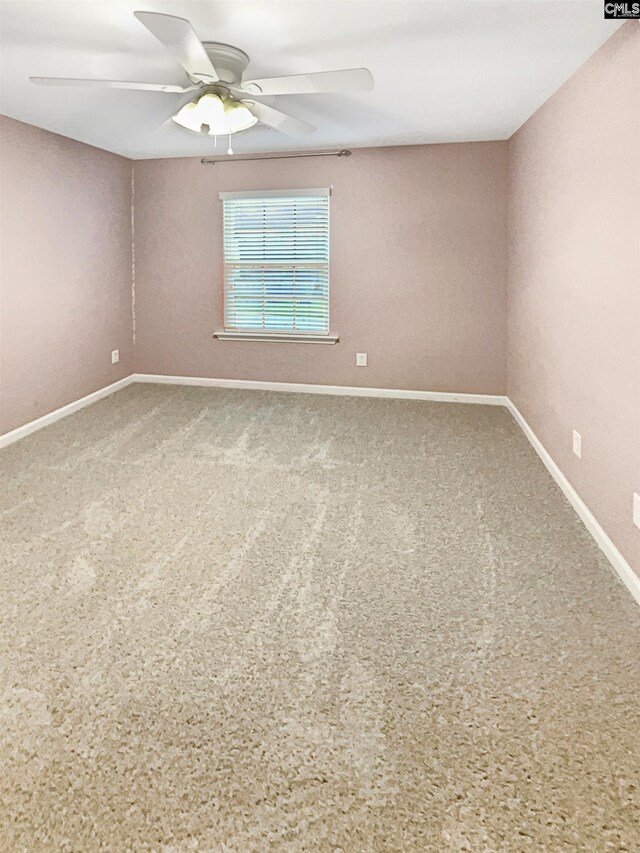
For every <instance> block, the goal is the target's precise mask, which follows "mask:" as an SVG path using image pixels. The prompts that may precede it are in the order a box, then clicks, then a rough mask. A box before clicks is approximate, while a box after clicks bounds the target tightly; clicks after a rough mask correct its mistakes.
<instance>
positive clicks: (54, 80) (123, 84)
mask: <svg viewBox="0 0 640 853" xmlns="http://www.w3.org/2000/svg"><path fill="white" fill-rule="evenodd" d="M29 80H31V82H32V83H36V84H37V85H38V86H85V87H87V88H93V89H137V90H138V91H142V92H178V93H183V92H193V91H195V90H196V89H199V88H200V86H199V85H198V86H174V85H172V84H170V83H131V82H129V81H128V80H83V79H82V78H76V77H29Z"/></svg>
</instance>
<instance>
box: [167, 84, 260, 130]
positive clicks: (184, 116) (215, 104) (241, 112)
mask: <svg viewBox="0 0 640 853" xmlns="http://www.w3.org/2000/svg"><path fill="white" fill-rule="evenodd" d="M173 121H175V122H176V124H178V125H180V127H184V128H186V130H190V131H192V132H193V133H201V132H202V127H203V125H206V126H207V127H208V128H209V136H222V135H224V134H227V135H228V134H231V133H238V132H239V131H241V130H247V129H248V128H250V127H253V125H254V124H256V123H257V121H258V119H257V118H256V116H254V115H253V113H252V112H251V110H250V109H249V108H248V107H247V106H246V105H245V104H243V103H240V102H239V101H233V100H231V98H224V97H221V96H220V95H217V94H216V93H214V92H209V93H207V94H205V95H202V97H201V98H199V99H198V100H196V101H191V102H190V103H188V104H185V105H184V107H182V109H180V110H179V111H178V112H177V113H176V115H174V116H173Z"/></svg>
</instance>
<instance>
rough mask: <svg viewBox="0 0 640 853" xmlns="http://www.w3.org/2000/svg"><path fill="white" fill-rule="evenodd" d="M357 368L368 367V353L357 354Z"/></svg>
mask: <svg viewBox="0 0 640 853" xmlns="http://www.w3.org/2000/svg"><path fill="white" fill-rule="evenodd" d="M356 366H357V367H366V366H367V354H366V352H357V353H356Z"/></svg>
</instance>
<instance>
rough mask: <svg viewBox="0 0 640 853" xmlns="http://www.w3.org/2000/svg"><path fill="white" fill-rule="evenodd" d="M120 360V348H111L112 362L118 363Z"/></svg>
mask: <svg viewBox="0 0 640 853" xmlns="http://www.w3.org/2000/svg"><path fill="white" fill-rule="evenodd" d="M119 361H120V350H119V349H114V350H111V364H117V363H118V362H119Z"/></svg>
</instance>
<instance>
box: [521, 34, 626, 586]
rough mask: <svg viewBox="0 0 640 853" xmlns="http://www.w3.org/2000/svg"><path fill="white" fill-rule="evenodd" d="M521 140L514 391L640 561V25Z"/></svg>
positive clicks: (603, 53) (557, 98)
mask: <svg viewBox="0 0 640 853" xmlns="http://www.w3.org/2000/svg"><path fill="white" fill-rule="evenodd" d="M509 151H510V191H509V257H510V260H509V288H508V293H509V296H508V307H509V318H508V381H507V392H508V394H509V396H510V397H511V399H512V400H513V402H514V403H515V404H516V405H517V406H518V408H519V409H520V411H521V412H522V414H523V415H524V417H525V418H526V420H527V421H528V422H529V424H530V425H531V427H532V429H533V430H534V431H535V432H536V434H537V435H538V437H539V438H540V440H541V441H542V443H543V444H544V445H545V447H546V448H547V450H548V451H549V453H550V454H551V456H552V457H553V458H554V460H555V461H556V463H557V464H558V465H559V466H560V468H561V469H562V471H563V472H564V473H565V475H566V476H567V478H568V479H569V481H570V482H571V483H572V485H573V486H574V488H575V489H576V490H577V491H578V493H579V494H580V496H581V497H582V499H583V500H584V501H585V503H586V504H587V506H588V507H589V508H590V509H591V511H592V512H593V513H594V515H595V516H596V518H597V519H598V521H599V522H600V523H601V524H602V526H603V527H604V528H605V530H606V531H607V533H608V534H609V536H610V537H611V538H612V539H613V541H614V543H615V544H616V545H617V547H618V548H619V549H620V551H621V552H622V554H623V555H624V556H625V558H626V559H627V561H628V562H629V563H630V564H631V566H632V567H633V568H634V569H635V570H636V572H638V573H639V574H640V530H638V529H637V528H636V527H635V526H634V525H633V523H632V493H633V492H634V491H636V492H640V24H636V23H627V24H625V26H623V27H622V28H621V29H620V30H619V31H618V32H617V33H616V34H615V35H614V36H613V37H612V38H611V39H610V40H609V41H608V42H607V43H606V44H605V45H604V46H603V47H602V48H601V49H600V50H599V51H598V52H597V53H596V54H595V55H594V56H593V57H592V58H591V59H590V60H589V61H588V62H587V63H586V64H585V65H584V66H583V67H582V68H581V69H580V70H579V71H578V72H577V73H576V74H575V75H574V76H573V77H572V78H571V79H570V80H569V81H568V82H567V83H566V84H565V85H564V86H562V88H561V89H560V90H559V91H558V92H557V93H556V94H555V95H554V96H553V97H552V98H551V99H550V100H549V101H547V103H546V104H545V105H544V106H543V107H542V108H541V109H540V110H538V112H537V113H536V114H535V115H534V116H533V117H532V118H530V119H529V121H527V123H526V124H525V125H524V126H523V127H522V128H521V129H520V130H519V131H518V133H517V134H516V135H515V136H514V137H513V138H512V140H511V142H510V146H509ZM573 429H576V430H578V432H580V433H581V434H582V459H577V458H576V457H575V456H574V455H573V454H572V451H571V438H572V430H573Z"/></svg>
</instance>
